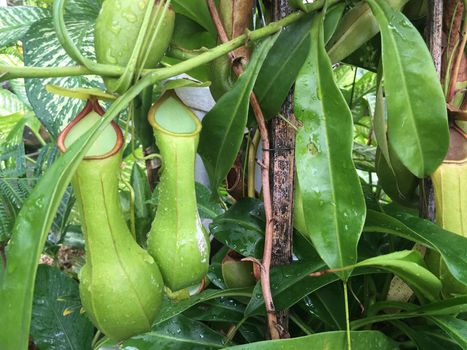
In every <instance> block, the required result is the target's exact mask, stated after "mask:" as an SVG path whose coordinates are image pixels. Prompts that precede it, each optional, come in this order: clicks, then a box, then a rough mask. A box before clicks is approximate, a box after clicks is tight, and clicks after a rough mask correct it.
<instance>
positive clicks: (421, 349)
mask: <svg viewBox="0 0 467 350" xmlns="http://www.w3.org/2000/svg"><path fill="white" fill-rule="evenodd" d="M391 324H393V325H394V326H396V327H397V328H399V329H400V330H401V331H402V332H404V333H405V334H406V335H407V336H408V337H409V338H410V339H411V340H412V341H413V342H414V343H415V345H416V346H417V349H418V350H425V349H430V350H446V348H445V347H440V346H437V345H436V344H434V343H433V339H432V338H429V337H427V336H426V334H423V333H421V332H419V331H417V330H415V329H413V328H411V327H410V326H408V325H407V324H405V323H404V322H402V321H398V320H394V321H391Z"/></svg>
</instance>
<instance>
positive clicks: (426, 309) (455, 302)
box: [351, 297, 467, 329]
mask: <svg viewBox="0 0 467 350" xmlns="http://www.w3.org/2000/svg"><path fill="white" fill-rule="evenodd" d="M466 299H467V297H459V298H452V299H448V300H442V301H438V302H434V303H431V304H426V305H423V306H420V307H415V305H413V304H407V305H408V306H409V307H408V310H409V311H404V312H397V313H392V314H380V315H376V316H369V317H366V318H362V319H358V320H355V321H352V322H351V328H352V329H359V328H361V327H363V326H365V325H367V324H374V323H378V322H386V321H393V320H403V319H409V318H415V317H425V318H428V319H431V318H433V317H440V316H447V315H452V314H457V313H462V312H466V311H467V303H466Z"/></svg>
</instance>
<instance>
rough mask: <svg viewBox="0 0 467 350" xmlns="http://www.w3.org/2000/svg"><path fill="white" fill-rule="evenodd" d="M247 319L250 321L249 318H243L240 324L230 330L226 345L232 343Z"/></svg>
mask: <svg viewBox="0 0 467 350" xmlns="http://www.w3.org/2000/svg"><path fill="white" fill-rule="evenodd" d="M247 319H248V318H247V317H245V318H242V319H241V320H240V322H238V323H237V324H236V325H235V326H234V327H233V328H231V329H230V330H229V332H228V333H227V336H226V339H225V344H229V343H230V342H231V341H232V339H233V338H234V337H235V335H236V334H237V332H238V330H239V329H240V327H241V326H242V325H243V324H244V323H245V321H246V320H247Z"/></svg>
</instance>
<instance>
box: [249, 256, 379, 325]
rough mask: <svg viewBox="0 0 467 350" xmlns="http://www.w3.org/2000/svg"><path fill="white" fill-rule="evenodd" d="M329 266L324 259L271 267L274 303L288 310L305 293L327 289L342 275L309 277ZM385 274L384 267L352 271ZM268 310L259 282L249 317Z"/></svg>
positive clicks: (353, 273) (359, 273) (356, 273)
mask: <svg viewBox="0 0 467 350" xmlns="http://www.w3.org/2000/svg"><path fill="white" fill-rule="evenodd" d="M324 269H326V265H325V264H324V263H323V262H321V261H316V262H294V263H292V264H290V265H284V266H280V267H275V268H273V269H271V292H272V295H273V299H274V304H275V306H276V308H277V309H278V310H285V309H288V308H290V307H291V306H293V305H295V304H296V303H297V302H299V301H300V300H301V299H303V298H304V297H305V296H307V295H309V294H311V293H313V292H315V291H317V290H319V289H320V288H323V287H325V286H327V285H329V284H331V283H334V282H336V281H339V277H338V276H337V275H336V274H333V273H326V274H324V275H322V276H318V277H316V276H309V274H310V273H313V272H316V271H322V270H324ZM374 273H381V270H380V269H375V268H358V269H355V270H354V271H353V272H352V276H359V275H366V274H374ZM263 312H264V299H263V296H262V291H261V285H260V283H258V284H257V285H256V287H255V289H254V290H253V297H252V298H251V300H250V302H249V304H248V306H247V308H246V310H245V316H248V317H250V316H254V315H260V314H262V313H263Z"/></svg>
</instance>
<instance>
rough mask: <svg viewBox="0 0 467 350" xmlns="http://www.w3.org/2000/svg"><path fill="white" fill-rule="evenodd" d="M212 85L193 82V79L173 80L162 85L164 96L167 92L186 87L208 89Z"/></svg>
mask: <svg viewBox="0 0 467 350" xmlns="http://www.w3.org/2000/svg"><path fill="white" fill-rule="evenodd" d="M210 84H211V83H210V82H200V81H196V80H191V79H186V78H184V79H173V80H168V81H167V82H165V83H164V84H163V85H162V91H163V92H162V93H161V94H163V93H164V92H165V91H167V90H175V89H180V88H184V87H207V86H209V85H210Z"/></svg>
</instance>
